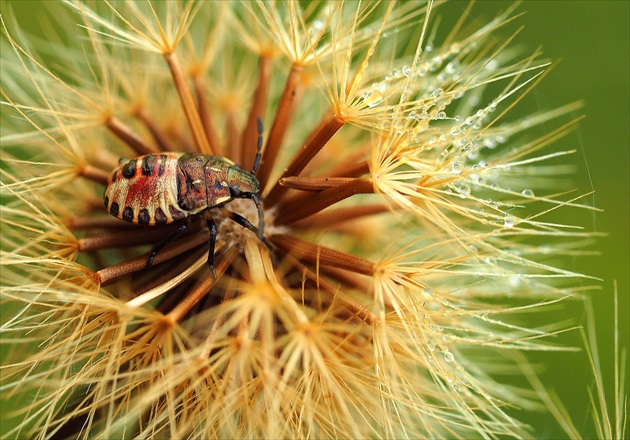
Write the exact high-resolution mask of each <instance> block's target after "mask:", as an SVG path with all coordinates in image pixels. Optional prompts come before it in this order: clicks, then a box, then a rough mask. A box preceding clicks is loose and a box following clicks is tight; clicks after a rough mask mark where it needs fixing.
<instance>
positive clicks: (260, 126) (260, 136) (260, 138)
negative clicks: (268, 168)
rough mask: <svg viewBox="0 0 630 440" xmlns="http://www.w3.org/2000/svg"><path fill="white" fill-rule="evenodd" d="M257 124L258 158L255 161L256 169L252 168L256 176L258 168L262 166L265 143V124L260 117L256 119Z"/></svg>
mask: <svg viewBox="0 0 630 440" xmlns="http://www.w3.org/2000/svg"><path fill="white" fill-rule="evenodd" d="M256 122H257V123H258V146H257V147H256V158H255V159H254V167H253V168H252V174H253V175H256V171H258V166H259V165H260V156H261V154H260V152H261V150H262V142H263V123H262V119H260V116H259V117H258V118H256Z"/></svg>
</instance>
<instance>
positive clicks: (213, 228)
mask: <svg viewBox="0 0 630 440" xmlns="http://www.w3.org/2000/svg"><path fill="white" fill-rule="evenodd" d="M206 222H207V223H208V230H209V231H210V241H209V242H208V267H210V270H211V271H212V276H213V277H214V279H215V280H216V279H217V272H216V271H215V270H214V247H215V245H216V244H217V225H216V224H215V223H214V220H212V218H208V217H206Z"/></svg>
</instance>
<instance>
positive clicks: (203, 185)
mask: <svg viewBox="0 0 630 440" xmlns="http://www.w3.org/2000/svg"><path fill="white" fill-rule="evenodd" d="M261 148H262V122H261V121H260V119H258V149H257V153H256V158H255V160H254V166H253V169H252V171H251V172H248V171H245V170H244V169H242V168H241V167H239V166H238V165H236V164H235V163H234V162H232V161H231V160H229V159H226V158H225V157H222V156H216V155H209V154H198V153H170V152H168V153H161V154H147V155H144V156H140V157H137V158H135V159H131V160H125V159H121V161H120V164H119V166H118V167H117V168H116V169H115V170H114V171H112V173H111V174H110V176H109V179H108V182H107V188H106V189H105V196H104V202H105V208H106V209H107V210H108V211H109V212H110V214H112V215H113V216H114V217H117V218H119V219H122V220H125V221H128V222H131V223H136V224H140V225H148V226H159V225H166V224H169V223H173V222H176V221H181V224H180V225H179V227H178V228H177V229H176V230H175V231H174V232H173V233H172V234H171V235H170V236H169V237H168V238H167V239H166V240H164V241H163V242H162V243H160V244H159V245H157V246H156V247H155V248H154V249H153V251H152V252H151V255H150V257H149V259H148V261H147V267H150V266H151V265H152V264H153V260H154V258H155V256H156V255H157V253H158V252H159V251H160V250H161V249H162V248H164V247H165V246H166V245H168V244H169V243H171V242H172V241H173V240H175V239H177V238H178V237H179V236H181V235H182V234H183V233H184V232H185V231H186V229H187V227H188V225H189V224H190V223H191V219H193V218H196V217H197V216H201V215H203V216H204V218H205V219H206V222H207V224H208V229H209V231H210V241H209V249H208V265H209V266H210V269H211V270H212V272H213V274H214V248H215V244H216V238H217V227H216V225H215V223H214V220H213V219H212V216H211V215H210V214H209V211H210V210H211V209H214V208H220V207H222V206H224V205H225V204H227V203H229V202H230V201H231V200H234V199H251V200H252V201H253V202H254V204H255V205H256V208H257V210H258V219H259V223H258V228H256V227H255V226H254V225H252V224H251V223H250V222H249V220H247V219H246V218H245V217H243V216H241V215H239V214H237V213H234V212H226V214H227V215H228V216H229V218H230V219H232V220H233V221H235V222H236V223H238V224H239V225H241V226H243V227H244V228H247V229H249V230H250V231H252V232H254V233H256V234H257V236H258V238H259V239H260V240H261V241H262V242H263V243H264V244H265V245H266V246H267V247H268V248H269V249H271V244H270V243H269V241H268V240H267V239H266V238H265V236H264V235H263V232H264V217H263V211H262V203H261V198H260V195H259V193H260V183H259V182H258V179H257V178H256V171H258V166H259V164H260V157H261V154H260V151H261ZM215 275H216V274H215Z"/></svg>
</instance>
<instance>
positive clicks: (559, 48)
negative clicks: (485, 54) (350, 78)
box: [475, 0, 630, 438]
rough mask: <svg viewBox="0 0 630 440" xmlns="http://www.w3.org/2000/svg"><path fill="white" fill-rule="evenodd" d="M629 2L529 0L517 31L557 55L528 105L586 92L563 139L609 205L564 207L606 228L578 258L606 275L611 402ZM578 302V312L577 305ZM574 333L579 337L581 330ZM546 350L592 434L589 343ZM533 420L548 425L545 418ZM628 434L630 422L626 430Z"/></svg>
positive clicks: (604, 328) (624, 301)
mask: <svg viewBox="0 0 630 440" xmlns="http://www.w3.org/2000/svg"><path fill="white" fill-rule="evenodd" d="M500 3H501V2H490V1H481V2H479V3H478V4H477V5H476V7H475V9H476V10H477V11H478V12H479V13H480V14H485V15H487V16H488V17H490V16H492V15H493V14H494V13H495V11H496V8H497V7H498V6H499V7H501V8H503V7H505V6H501V5H500ZM629 5H630V2H628V1H626V0H620V1H525V2H524V3H523V4H522V5H521V6H520V7H519V8H518V11H525V12H526V14H525V15H524V16H523V17H521V18H519V20H518V23H519V24H520V23H522V24H523V25H524V26H525V28H524V29H523V31H522V33H521V34H520V35H519V37H518V41H520V42H525V43H526V44H527V45H528V46H530V47H532V48H534V47H535V46H536V45H541V46H542V49H543V52H544V54H545V55H546V56H547V57H549V58H550V59H552V60H559V63H557V65H556V66H555V68H554V69H553V71H552V72H551V73H550V74H549V75H548V76H547V77H546V78H545V79H544V80H543V81H542V83H541V84H540V85H539V86H538V87H536V89H535V90H534V92H533V94H532V95H533V96H532V97H530V99H529V100H528V102H527V103H526V106H530V107H531V108H532V110H535V108H536V106H539V107H540V108H552V107H554V106H555V105H560V104H564V103H569V102H573V101H576V100H583V101H584V108H583V111H582V113H583V114H584V115H586V118H585V119H584V120H583V121H581V122H580V124H579V129H578V130H577V131H575V132H573V133H571V134H570V135H569V136H568V137H567V138H564V139H562V140H560V142H559V144H560V145H562V146H563V147H565V148H575V149H577V150H578V153H577V154H576V155H574V156H573V158H572V160H574V161H575V162H576V164H577V165H578V166H579V172H578V173H577V176H576V179H577V180H576V184H577V186H578V188H579V190H580V191H581V192H588V191H591V190H595V194H594V196H593V197H592V198H590V200H589V199H587V200H586V201H587V203H589V204H590V203H591V202H592V204H593V205H594V206H596V207H598V208H601V209H603V211H604V212H602V213H595V214H588V215H583V213H582V214H580V213H576V212H575V210H566V212H565V215H566V214H567V213H568V214H569V215H571V214H573V215H575V214H580V223H579V224H584V225H585V226H586V227H587V229H590V230H593V231H597V232H605V233H607V234H608V235H607V236H605V237H602V238H599V239H598V241H597V243H596V245H595V246H594V249H595V250H597V251H599V252H601V255H599V256H593V257H582V258H579V259H576V260H575V262H574V264H575V266H574V268H573V269H575V270H576V271H578V272H582V273H586V274H589V275H593V276H596V277H599V278H602V279H603V282H602V283H601V284H602V290H600V291H595V292H593V293H592V300H593V304H594V309H595V318H596V323H597V328H596V330H597V336H598V347H597V348H598V349H599V353H600V358H601V361H602V369H603V374H604V380H605V386H606V387H607V392H608V393H609V394H608V405H614V400H613V398H614V396H613V368H614V364H613V355H614V352H613V341H614V340H613V335H614V331H615V328H614V320H613V316H614V315H613V291H614V281H615V280H616V282H617V288H618V294H619V306H620V309H619V318H620V329H619V330H620V341H621V345H622V346H623V347H626V348H627V347H628V345H629V344H628V321H629V310H630V307H629V303H628V296H629V295H628V292H629V282H628V281H629V276H628V272H629V265H630V263H629V248H630V243H629V239H628V231H629V229H630V226H629V222H628V219H629V217H630V215H629V186H630V185H629V181H628V175H629V173H630V171H629V163H628V152H629V150H630V136H629V133H630V128H629V124H630V122H629V121H630V113H629V106H630V90H629V83H630V78H629V72H628V71H629V64H630V61H629V57H630V49H629V41H630V36H629V34H628V32H629V28H630V24H629V23H630V9H629ZM532 98H533V99H532ZM576 116H577V115H576ZM584 219H585V220H586V223H584ZM568 220H571V219H570V218H569V219H568ZM576 312H578V313H579V309H576ZM581 321H582V322H583V321H584V320H583V319H582V320H581ZM575 341H576V343H579V338H575ZM540 358H541V359H546V360H549V359H551V360H552V362H547V365H548V368H549V370H548V372H547V374H548V376H547V377H550V378H551V382H552V383H554V387H555V388H556V390H557V391H558V393H559V394H560V396H561V397H562V399H563V401H564V403H565V404H566V405H567V407H568V408H569V411H570V414H571V415H572V417H573V420H574V422H575V424H576V426H577V427H578V430H579V431H580V432H583V433H584V435H585V437H587V438H588V437H593V438H594V437H595V435H594V432H593V431H592V423H590V419H591V414H589V413H588V411H587V407H588V395H587V394H586V392H585V388H586V387H587V386H592V385H593V378H592V375H591V373H590V370H589V369H588V368H587V366H586V363H585V360H586V359H585V356H584V353H576V354H569V353H561V354H555V355H549V356H541V357H540ZM626 364H627V362H626ZM627 372H628V369H627V368H626V384H628V380H627V377H628V374H627ZM546 383H549V381H546ZM626 391H627V389H626ZM609 408H614V406H609ZM532 423H536V424H537V425H538V426H539V427H540V428H542V426H540V424H539V423H538V422H532ZM538 432H541V433H542V434H544V433H547V434H548V435H549V437H555V436H559V435H560V434H559V432H558V431H557V430H556V429H555V428H551V427H549V429H548V430H547V429H544V428H543V429H542V431H540V430H539V431H538ZM628 437H629V435H628V430H626V436H625V438H628Z"/></svg>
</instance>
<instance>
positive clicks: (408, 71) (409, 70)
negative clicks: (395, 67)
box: [402, 66, 411, 78]
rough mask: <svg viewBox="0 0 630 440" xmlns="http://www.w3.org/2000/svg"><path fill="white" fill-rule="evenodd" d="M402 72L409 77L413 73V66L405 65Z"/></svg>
mask: <svg viewBox="0 0 630 440" xmlns="http://www.w3.org/2000/svg"><path fill="white" fill-rule="evenodd" d="M402 73H403V75H405V76H406V77H407V78H409V76H410V75H411V66H403V68H402Z"/></svg>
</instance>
